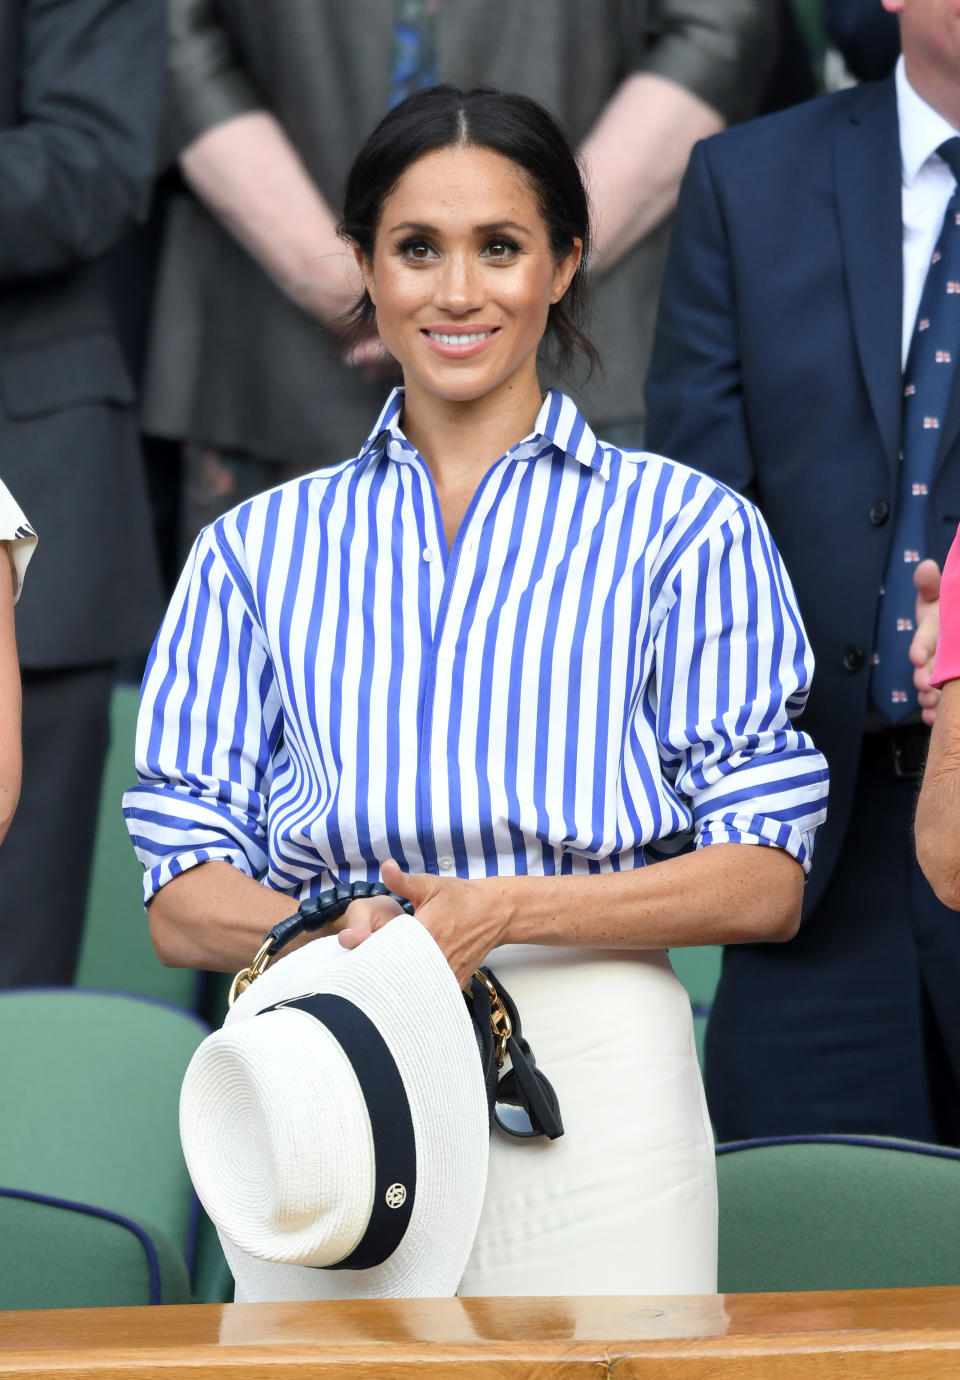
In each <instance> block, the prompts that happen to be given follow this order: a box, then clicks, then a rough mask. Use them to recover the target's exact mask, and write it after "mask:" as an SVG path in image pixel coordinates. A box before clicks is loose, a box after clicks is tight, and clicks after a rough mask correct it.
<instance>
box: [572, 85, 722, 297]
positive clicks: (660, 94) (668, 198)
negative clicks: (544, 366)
mask: <svg viewBox="0 0 960 1380" xmlns="http://www.w3.org/2000/svg"><path fill="white" fill-rule="evenodd" d="M723 126H724V121H723V118H722V116H721V115H720V114H719V113H718V111H716V110H714V109H713V107H712V106H710V105H708V104H707V103H706V102H705V101H703V100H701V98H700V97H699V96H696V95H694V93H693V92H692V91H688V90H687V89H686V88H685V87H683V86H679V85H677V83H676V82H672V81H669V80H668V79H667V78H665V77H661V76H659V75H657V74H655V73H652V72H637V73H635V74H634V75H633V76H631V77H628V78H627V79H626V81H624V82H623V83H622V85H621V86H620V87H619V89H618V90H617V91H616V92H615V93H614V95H613V96H612V97H611V99H610V100H609V101H608V102H607V105H606V106H605V107H604V109H603V111H602V113H601V115H600V118H599V120H598V121H597V123H596V125H595V126H594V128H593V129H592V130H591V132H590V134H589V135H588V136H587V138H586V140H585V141H584V143H583V147H582V148H581V151H580V152H581V158H582V161H583V165H584V171H585V173H586V179H587V186H588V189H589V192H590V199H591V203H592V208H593V214H594V221H595V227H594V254H593V264H594V266H595V267H596V268H597V269H599V270H604V269H608V268H610V267H612V265H613V264H615V263H616V262H617V260H618V259H620V258H622V257H623V255H624V254H626V253H627V251H628V250H629V249H632V247H633V246H634V245H635V244H636V243H637V242H638V240H641V239H642V238H643V237H644V236H645V235H647V234H649V233H650V231H651V230H653V229H654V228H655V226H657V225H659V224H660V222H661V221H663V220H665V219H666V217H667V216H668V215H670V214H671V212H672V211H673V209H674V206H675V205H676V201H677V193H678V191H679V189H680V183H681V180H682V178H683V174H684V171H685V170H686V166H687V161H688V159H689V157H690V150H691V149H692V148H693V145H694V144H695V143H696V142H697V141H698V140H699V139H705V138H707V137H708V135H711V134H716V133H717V132H718V131H719V130H721V129H723Z"/></svg>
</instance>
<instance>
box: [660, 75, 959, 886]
mask: <svg viewBox="0 0 960 1380" xmlns="http://www.w3.org/2000/svg"><path fill="white" fill-rule="evenodd" d="M902 277H903V271H902V226H901V209H900V143H899V130H898V124H897V109H896V92H895V87H894V84H893V80H892V78H891V79H890V80H888V81H886V82H884V83H882V84H879V85H875V86H864V87H858V88H854V89H851V90H848V91H843V92H840V93H837V94H835V95H832V96H826V97H823V98H821V99H819V100H816V101H811V102H809V103H807V104H806V105H802V106H798V107H796V108H795V109H792V110H788V111H783V112H781V113H779V114H777V115H773V116H770V117H769V118H767V119H764V120H757V121H754V122H753V123H752V124H748V125H743V126H741V127H740V128H738V129H735V130H730V131H727V132H726V133H724V134H720V135H717V136H716V137H715V138H713V139H709V140H707V141H706V142H705V143H703V144H701V145H699V146H698V147H697V148H696V149H695V150H694V154H693V157H692V159H691V162H690V167H689V170H688V173H687V176H686V180H685V183H684V186H683V190H682V192H681V197H680V205H679V209H678V212H677V217H676V222H675V230H674V240H673V247H672V251H671V257H670V261H669V264H668V268H667V274H666V277H665V280H664V286H663V295H662V299H661V307H660V317H659V322H658V327H657V334H656V339H655V347H654V356H653V363H652V366H651V370H650V374H649V378H648V384H647V401H648V407H649V420H648V429H647V444H648V446H649V447H650V449H652V450H656V451H662V452H663V453H664V454H665V455H670V456H672V457H674V458H675V459H677V460H683V461H686V462H687V463H688V464H691V465H693V466H695V467H696V468H698V469H701V470H704V471H706V472H707V473H709V474H711V475H714V476H715V477H716V478H718V479H720V480H722V481H724V482H725V483H727V484H729V485H731V486H732V487H733V488H735V489H738V490H740V491H741V492H743V493H746V494H749V495H750V496H751V497H752V498H754V499H755V500H756V501H757V503H758V504H759V506H760V508H761V510H762V511H763V513H764V515H765V516H766V518H767V520H768V522H769V524H770V527H771V530H772V532H773V535H774V538H775V540H776V542H777V544H778V546H779V547H780V550H781V552H782V554H783V556H784V559H785V561H786V565H787V569H788V571H789V572H790V575H791V577H792V579H793V582H794V585H795V587H796V591H797V595H798V598H799V602H800V610H801V613H802V614H803V618H804V621H805V623H806V626H807V630H808V632H809V634H810V638H811V642H812V645H813V650H814V653H815V656H816V662H817V666H816V674H815V676H814V682H813V691H812V693H811V696H810V701H809V704H808V708H807V710H806V712H805V714H804V716H803V720H802V722H803V727H804V728H806V729H807V730H808V731H809V732H810V733H811V734H812V735H813V738H814V741H815V742H816V744H817V746H818V747H819V748H820V749H821V751H822V752H824V753H825V755H826V757H827V761H828V762H829V764H830V772H831V788H830V807H829V811H828V815H827V823H826V825H825V827H824V830H823V832H822V834H821V837H820V840H819V842H818V845H817V854H816V857H815V860H814V866H813V873H812V876H811V879H810V881H809V883H808V886H807V898H806V908H807V910H808V911H809V910H811V909H812V908H813V906H815V905H816V902H817V900H818V898H819V897H820V896H821V895H822V893H823V889H824V886H825V885H826V882H827V881H828V880H829V877H830V874H831V871H832V869H833V867H834V864H835V863H836V861H837V857H838V854H839V851H840V848H841V845H842V843H843V838H844V834H845V832H846V830H847V824H848V819H849V813H850V804H851V799H852V794H853V788H854V783H855V777H856V772H857V765H858V761H859V755H860V747H861V741H862V734H863V726H864V721H865V717H866V713H867V689H868V679H869V666H868V664H867V663H868V658H869V655H870V650H871V647H872V644H873V636H874V624H875V620H876V614H877V601H878V591H879V587H880V583H881V580H882V578H883V571H884V568H885V564H886V559H887V553H888V550H889V546H890V541H891V537H892V533H893V518H894V514H895V508H896V502H897V485H896V466H897V451H898V438H899V433H900V403H901V387H902V382H901V362H900V350H901V314H902V308H901V298H902ZM958 519H960V384H958V386H955V390H954V395H953V398H952V401H951V404H950V408H949V411H948V415H947V418H946V422H945V425H944V427H943V434H942V440H941V450H940V460H939V464H938V468H937V472H936V478H935V481H934V488H933V493H932V496H931V502H930V528H929V534H928V547H927V552H926V553H925V554H929V555H931V556H933V557H934V558H935V559H936V560H937V561H939V562H940V563H942V562H943V559H944V557H945V555H946V552H947V549H948V547H949V545H950V541H951V539H952V537H953V535H954V533H955V532H956V529H957V522H958ZM905 846H907V843H906V840H905Z"/></svg>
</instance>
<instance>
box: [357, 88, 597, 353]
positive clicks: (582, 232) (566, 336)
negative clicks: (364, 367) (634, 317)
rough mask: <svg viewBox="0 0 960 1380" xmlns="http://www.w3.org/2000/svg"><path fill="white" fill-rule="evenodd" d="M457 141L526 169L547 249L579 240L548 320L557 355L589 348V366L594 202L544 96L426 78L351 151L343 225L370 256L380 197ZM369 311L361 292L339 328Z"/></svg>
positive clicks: (361, 320)
mask: <svg viewBox="0 0 960 1380" xmlns="http://www.w3.org/2000/svg"><path fill="white" fill-rule="evenodd" d="M453 144H473V145H476V146H477V147H478V148H487V149H492V150H493V152H494V153H500V154H502V155H503V156H504V158H509V159H510V161H511V162H513V163H516V164H517V165H518V167H521V168H522V169H523V171H524V172H525V173H526V175H527V177H528V179H529V181H530V184H531V186H532V187H533V190H534V193H535V195H536V198H537V203H538V205H539V208H540V214H541V216H542V217H543V221H544V224H545V225H546V227H547V234H548V236H549V240H550V248H551V250H552V252H553V254H554V256H555V257H556V258H557V259H561V258H563V257H564V256H565V255H566V254H568V253H569V252H570V250H571V249H572V248H573V241H574V239H575V238H578V239H580V240H582V242H583V256H582V258H581V260H580V263H579V265H578V267H577V271H576V273H575V274H574V275H573V280H572V281H571V283H570V286H569V287H568V288H567V291H566V293H565V294H564V296H563V297H562V298H561V300H560V301H559V302H554V303H552V305H551V307H550V312H549V316H548V318H547V329H548V330H549V331H552V332H553V336H554V339H555V341H556V345H557V361H558V363H559V364H560V365H561V366H564V365H566V364H568V363H569V361H570V358H571V356H572V355H573V353H574V351H576V350H580V351H582V352H583V354H585V355H586V357H587V359H588V360H589V362H590V367H591V368H592V367H593V366H594V365H595V364H597V363H599V357H598V355H597V352H596V350H595V349H594V347H593V345H592V344H591V342H590V341H589V340H588V338H587V337H586V335H585V334H584V333H583V330H582V329H581V326H582V320H583V306H584V301H583V299H584V277H585V275H584V268H585V264H586V259H587V254H588V251H589V249H590V211H589V206H588V203H587V194H586V191H585V190H584V186H583V179H582V177H581V176H580V169H579V167H578V165H577V160H576V156H575V155H574V152H573V150H572V149H571V147H570V145H569V143H568V142H567V139H566V136H565V135H564V133H563V131H562V130H561V128H560V126H559V125H558V124H557V122H556V120H555V119H554V118H553V116H552V115H551V114H550V113H549V112H548V111H546V110H544V108H543V106H542V105H538V104H537V102H536V101H532V100H530V98H529V97H528V96H520V95H517V94H516V93H515V92H511V91H497V90H495V89H494V88H492V87H487V86H483V87H477V88H475V89H474V90H472V91H461V90H459V89H458V88H457V87H455V86H447V85H443V86H432V87H430V88H429V89H428V90H426V91H419V92H417V93H416V94H415V95H413V96H408V97H407V99H406V100H405V101H401V102H400V104H399V105H396V106H394V108H393V110H391V111H390V112H389V113H388V114H387V115H385V116H384V118H383V119H382V120H381V121H380V123H379V124H378V125H377V127H376V129H375V130H374V131H373V133H372V134H371V135H370V137H369V139H368V140H367V141H366V143H365V144H364V146H363V148H362V149H361V150H360V152H359V153H358V154H357V157H356V158H355V160H354V163H353V167H352V168H351V169H350V172H349V174H348V177H347V186H346V192H345V194H344V209H343V220H342V221H341V222H340V234H341V235H342V236H343V237H344V238H345V239H348V240H350V241H351V242H352V243H353V244H355V245H356V246H357V247H358V248H359V249H360V250H361V252H362V253H363V254H364V256H365V257H366V258H368V259H369V258H372V256H373V243H374V239H375V237H376V233H377V225H378V223H379V220H380V215H381V212H382V209H383V203H384V201H385V200H386V198H387V197H388V196H389V194H390V192H391V191H392V190H393V188H394V187H395V186H396V185H397V183H398V182H399V180H400V178H401V177H402V175H403V174H404V172H405V171H406V170H407V168H408V167H409V166H410V164H411V163H413V162H415V161H416V159H418V158H422V157H423V155H424V154H427V153H432V152H433V151H434V150H435V149H442V148H448V147H449V146H450V145H453ZM374 319H375V311H374V306H373V303H372V302H371V300H370V296H369V294H368V293H367V292H366V291H364V294H363V296H362V297H361V298H360V300H359V301H358V302H357V305H356V306H355V307H354V308H353V310H352V311H350V312H348V313H347V315H346V316H345V317H344V318H343V324H344V328H345V333H346V334H347V335H348V336H352V337H354V338H355V337H357V336H359V335H361V334H364V333H365V332H368V331H369V330H370V329H371V328H372V326H373V323H374Z"/></svg>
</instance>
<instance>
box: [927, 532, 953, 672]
mask: <svg viewBox="0 0 960 1380" xmlns="http://www.w3.org/2000/svg"><path fill="white" fill-rule="evenodd" d="M958 676H960V531H958V532H957V535H956V536H955V537H954V539H953V545H952V546H951V548H950V550H949V552H948V553H947V560H946V564H945V565H944V567H943V577H942V579H941V581H940V636H939V638H938V640H937V655H936V657H935V659H934V663H933V675H932V676H931V677H930V684H931V685H934V686H936V687H937V689H938V690H939V688H940V686H941V685H943V683H944V681H948V680H956V679H957V677H958Z"/></svg>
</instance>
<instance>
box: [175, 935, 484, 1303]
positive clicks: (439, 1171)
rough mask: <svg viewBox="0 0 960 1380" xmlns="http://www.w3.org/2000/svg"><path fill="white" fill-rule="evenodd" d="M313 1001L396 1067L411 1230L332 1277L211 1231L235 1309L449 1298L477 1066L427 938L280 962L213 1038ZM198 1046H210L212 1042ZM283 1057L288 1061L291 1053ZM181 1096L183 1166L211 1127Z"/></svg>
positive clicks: (460, 1012)
mask: <svg viewBox="0 0 960 1380" xmlns="http://www.w3.org/2000/svg"><path fill="white" fill-rule="evenodd" d="M313 992H327V993H334V994H336V995H338V996H341V997H344V998H346V999H347V1000H348V1001H351V1002H353V1003H355V1004H356V1005H357V1006H358V1007H360V1009H361V1010H362V1011H363V1012H364V1013H365V1014H366V1015H367V1016H368V1017H369V1018H370V1020H371V1021H373V1023H374V1024H375V1025H376V1027H377V1029H378V1030H379V1031H380V1034H381V1035H382V1036H383V1038H384V1039H385V1040H386V1042H387V1044H388V1046H389V1048H390V1051H391V1053H392V1054H393V1057H394V1059H395V1061H396V1064H397V1068H398V1071H399V1073H400V1077H401V1079H402V1081H403V1086H404V1090H405V1092H406V1096H407V1100H408V1103H409V1107H410V1115H411V1119H412V1122H413V1130H414V1138H415V1143H416V1156H417V1182H416V1197H415V1201H414V1205H413V1210H412V1213H411V1217H410V1223H409V1226H408V1227H407V1230H406V1232H405V1234H404V1236H403V1239H402V1240H401V1242H400V1245H399V1246H398V1247H397V1249H396V1250H395V1251H394V1252H393V1254H392V1255H391V1256H390V1257H389V1258H388V1259H387V1260H385V1261H384V1262H383V1264H381V1265H377V1266H373V1267H371V1268H370V1269H366V1270H332V1269H322V1268H316V1267H314V1266H310V1265H299V1264H280V1263H277V1262H276V1261H273V1260H269V1259H263V1258H260V1257H259V1256H254V1255H250V1254H248V1253H247V1252H245V1251H243V1250H241V1249H240V1248H239V1247H238V1246H237V1245H236V1243H235V1242H234V1241H233V1240H231V1239H230V1236H229V1232H228V1231H225V1230H224V1223H223V1222H216V1219H215V1223H216V1225H217V1228H218V1231H219V1234H220V1239H221V1242H222V1245H223V1250H224V1255H225V1256H226V1259H227V1263H228V1265H229V1266H230V1269H231V1271H232V1273H233V1276H234V1279H235V1280H236V1284H237V1293H236V1297H237V1299H238V1301H242V1302H254V1301H258V1302H270V1301H287V1300H310V1299H337V1298H391V1297H393V1298H418V1297H419V1298H440V1297H447V1296H450V1295H453V1294H455V1293H456V1290H457V1285H458V1284H459V1282H460V1277H461V1275H462V1274H463V1270H464V1267H465V1265H466V1262H467V1258H468V1256H469V1254H470V1249H471V1246H472V1244H473V1240H474V1236H475V1235H476V1229H477V1224H478V1221H479V1218H480V1210H481V1207H482V1204H483V1195H484V1189H485V1185H486V1174H487V1155H488V1149H489V1130H488V1123H487V1108H486V1093H485V1089H484V1083H483V1075H482V1071H481V1066H480V1058H479V1055H478V1051H477V1044H476V1038H475V1035H474V1032H473V1027H472V1024H471V1021H470V1017H469V1015H468V1012H467V1008H466V1004H465V1003H464V1000H463V996H462V994H461V992H460V989H459V987H458V985H457V981H456V978H455V977H454V975H453V972H452V971H451V969H450V966H449V964H448V963H447V961H446V959H445V957H444V955H443V953H442V952H441V950H440V949H439V948H438V946H437V945H436V943H435V941H434V940H433V938H432V936H431V935H430V933H429V931H427V930H426V929H425V927H424V926H423V925H421V924H420V923H419V921H418V920H416V919H415V918H414V917H412V916H398V917H397V918H396V919H394V920H391V921H390V923H389V924H387V925H385V926H384V927H383V928H382V929H380V930H377V931H376V932H375V933H374V934H372V935H371V936H370V937H369V938H368V939H366V940H365V941H364V942H363V943H362V944H360V945H359V946H358V947H357V948H356V949H352V950H348V949H344V948H343V947H342V946H341V944H340V943H339V940H338V939H337V937H336V936H335V935H334V936H330V937H326V938H322V939H316V940H313V941H311V943H309V944H306V945H304V946H303V947H302V948H301V949H298V950H296V951H295V952H293V953H291V954H289V955H287V956H286V957H284V958H281V959H279V960H278V961H277V962H276V963H275V964H274V965H273V966H272V967H270V968H268V969H267V971H266V972H265V973H264V974H263V975H262V976H261V977H260V978H258V979H257V981H256V982H255V983H253V984H252V985H251V986H250V987H248V988H247V990H246V991H245V992H243V993H241V995H240V996H239V997H238V999H237V1001H236V1002H235V1003H234V1005H233V1007H232V1008H231V1010H230V1011H229V1012H228V1013H227V1017H226V1020H225V1022H224V1029H225V1030H226V1029H227V1028H228V1027H234V1028H235V1027H236V1024H237V1023H238V1022H241V1021H247V1020H249V1019H251V1018H252V1017H253V1016H255V1015H256V1014H257V1013H258V1012H260V1011H262V1010H264V1008H266V1007H270V1006H273V1005H275V1004H276V1003H277V1002H283V1001H289V1000H291V999H293V998H295V997H299V996H303V995H305V994H307V993H313ZM264 1019H265V1020H269V1019H270V1017H269V1016H265V1017H264ZM208 1038H209V1039H211V1040H215V1039H216V1033H215V1034H214V1035H213V1036H210V1037H208ZM290 1057H291V1058H293V1059H295V1058H296V1051H295V1050H291V1055H290ZM303 1077H304V1078H308V1077H309V1068H307V1067H305V1068H304V1069H303ZM184 1086H185V1096H184V1098H183V1099H182V1100H181V1136H182V1139H183V1143H184V1152H185V1154H186V1157H187V1163H188V1166H190V1163H191V1160H193V1161H194V1164H195V1165H196V1162H197V1159H198V1157H199V1156H202V1154H203V1153H204V1150H203V1147H204V1143H205V1141H206V1138H207V1137H208V1136H209V1135H215V1134H216V1127H211V1126H210V1125H208V1124H205V1114H204V1099H203V1096H202V1089H197V1088H194V1089H193V1090H192V1093H191V1095H190V1096H189V1097H187V1096H186V1092H187V1083H186V1081H185V1085H184ZM191 1172H193V1170H191ZM196 1177H197V1176H195V1178H196ZM200 1196H201V1200H202V1199H203V1194H202V1192H201V1195H200Z"/></svg>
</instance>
